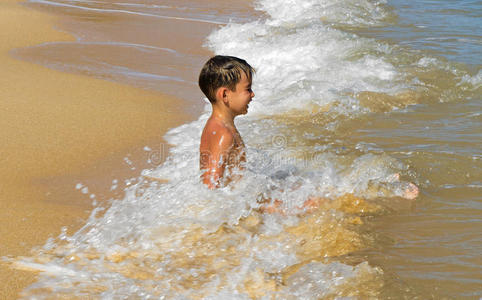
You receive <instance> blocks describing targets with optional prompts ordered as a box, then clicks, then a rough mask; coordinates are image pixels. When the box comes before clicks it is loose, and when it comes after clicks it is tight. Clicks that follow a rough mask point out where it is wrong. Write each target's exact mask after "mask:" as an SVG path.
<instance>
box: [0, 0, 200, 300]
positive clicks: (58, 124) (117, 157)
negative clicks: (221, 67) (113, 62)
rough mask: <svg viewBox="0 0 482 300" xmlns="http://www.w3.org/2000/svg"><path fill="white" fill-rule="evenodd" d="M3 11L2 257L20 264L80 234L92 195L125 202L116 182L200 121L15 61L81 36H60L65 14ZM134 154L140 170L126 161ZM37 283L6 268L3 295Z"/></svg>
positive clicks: (141, 96)
mask: <svg viewBox="0 0 482 300" xmlns="http://www.w3.org/2000/svg"><path fill="white" fill-rule="evenodd" d="M0 8H1V10H0V16H1V17H0V24H2V28H3V30H2V33H1V37H2V41H4V42H3V43H2V45H1V46H0V62H1V63H2V66H3V67H2V71H0V72H2V73H1V75H2V77H3V79H4V80H3V81H2V83H0V101H2V106H3V107H4V110H3V111H2V112H0V114H1V117H0V125H1V126H2V128H3V130H2V131H1V132H0V136H1V140H2V143H3V147H2V149H0V157H1V159H0V160H1V164H2V169H0V179H1V183H0V217H1V220H2V224H1V226H0V228H1V229H0V257H4V256H6V257H17V256H28V255H29V254H30V251H31V250H32V249H33V248H35V247H39V246H42V245H44V244H45V242H46V241H47V239H48V238H49V237H56V236H57V235H58V234H60V232H61V228H62V227H63V226H66V227H67V229H68V232H69V234H71V233H73V232H74V231H75V230H77V229H78V228H80V227H81V226H82V225H83V223H84V222H85V219H86V218H87V217H88V215H89V214H90V211H91V209H92V206H91V203H92V199H90V198H89V194H95V195H96V196H95V199H96V200H97V201H98V202H103V201H107V200H108V199H109V198H110V197H113V196H115V195H116V194H115V193H114V192H111V191H110V190H109V189H110V182H111V180H112V178H116V179H118V180H119V181H120V182H122V180H123V179H125V178H130V177H132V176H134V175H135V176H138V175H139V170H142V169H143V168H146V167H148V165H147V162H146V159H147V154H146V152H145V151H143V150H142V147H143V146H145V145H148V146H149V147H151V148H152V149H156V147H157V146H156V144H157V145H159V143H162V136H163V135H164V134H165V132H166V131H167V130H168V129H169V128H172V127H175V126H178V125H180V124H183V123H185V122H186V121H188V120H189V119H190V118H192V116H189V115H188V114H187V113H185V112H183V110H182V109H180V107H182V105H180V104H179V103H182V101H181V100H179V99H177V98H173V97H168V96H165V95H162V94H161V93H158V92H152V91H146V90H143V89H140V88H136V87H132V86H128V85H125V84H120V83H116V82H112V81H106V80H102V79H98V78H93V77H88V76H85V75H79V74H72V73H66V72H61V71H57V70H53V69H50V68H47V67H44V66H42V65H39V64H36V63H31V62H27V61H24V60H18V59H15V58H13V57H12V55H11V54H10V51H12V50H13V49H18V48H23V47H29V46H34V45H38V44H40V43H44V42H52V41H56V42H58V41H73V40H74V38H73V36H72V35H70V34H68V33H66V32H64V31H60V30H57V29H54V28H55V25H56V24H57V23H58V22H59V19H60V18H59V17H57V16H55V15H53V14H47V13H45V12H41V11H38V10H34V9H31V8H29V7H26V6H25V5H23V4H22V3H21V1H19V0H6V1H4V2H2V4H0ZM19 20H21V22H20V21H19ZM126 155H127V156H129V158H130V160H132V161H133V162H134V166H135V167H136V169H135V170H131V168H130V167H129V166H126V165H125V164H123V161H122V160H123V158H124V157H126ZM151 167H153V166H151ZM77 182H81V183H83V184H84V185H86V186H88V187H89V193H88V194H87V195H85V194H82V193H81V192H80V191H78V190H76V189H75V187H74V186H75V183H77ZM35 278H36V276H35V274H34V273H32V272H30V271H21V270H15V269H11V268H10V267H9V266H8V265H7V264H5V263H4V262H1V263H0V281H1V283H0V298H1V299H15V298H17V297H18V295H19V293H20V292H21V290H22V289H24V288H25V287H26V286H28V285H29V284H31V283H32V282H34V281H35Z"/></svg>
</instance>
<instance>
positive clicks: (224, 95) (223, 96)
mask: <svg viewBox="0 0 482 300" xmlns="http://www.w3.org/2000/svg"><path fill="white" fill-rule="evenodd" d="M216 99H219V100H221V101H223V102H224V104H226V105H228V104H229V102H228V89H227V88H225V87H220V88H219V89H218V90H217V91H216Z"/></svg>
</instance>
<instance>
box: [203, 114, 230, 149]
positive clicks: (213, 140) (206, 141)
mask: <svg viewBox="0 0 482 300" xmlns="http://www.w3.org/2000/svg"><path fill="white" fill-rule="evenodd" d="M233 144H234V134H233V132H232V130H230V129H229V128H228V127H226V125H224V124H223V123H222V122H221V121H218V120H215V119H212V118H210V119H209V120H208V121H207V122H206V125H205V126H204V130H203V133H202V135H201V148H202V149H203V148H204V149H206V150H207V149H211V148H212V147H216V148H217V147H219V148H223V149H226V148H229V147H230V146H232V145H233Z"/></svg>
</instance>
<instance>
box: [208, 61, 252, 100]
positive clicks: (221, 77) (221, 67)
mask: <svg viewBox="0 0 482 300" xmlns="http://www.w3.org/2000/svg"><path fill="white" fill-rule="evenodd" d="M243 72H244V74H246V77H247V78H248V80H249V81H251V78H252V77H253V73H254V69H253V68H252V67H251V66H250V65H249V64H248V63H247V62H246V61H245V60H244V59H240V58H237V57H234V56H222V55H216V56H214V57H211V59H209V60H208V61H207V62H206V63H205V64H204V67H203V68H202V70H201V73H200V74H199V87H200V88H201V91H202V92H203V93H204V95H206V97H207V98H208V99H209V101H210V102H211V103H215V102H216V90H217V89H219V88H220V87H226V88H228V89H230V90H231V91H235V90H236V84H237V83H238V82H239V81H240V80H241V77H242V74H243Z"/></svg>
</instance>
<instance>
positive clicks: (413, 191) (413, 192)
mask: <svg viewBox="0 0 482 300" xmlns="http://www.w3.org/2000/svg"><path fill="white" fill-rule="evenodd" d="M418 194H419V189H418V187H417V186H416V185H415V184H413V183H411V182H410V183H409V184H408V186H407V188H406V189H405V191H404V192H403V195H402V197H403V198H405V199H408V200H413V199H415V198H417V197H418Z"/></svg>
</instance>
